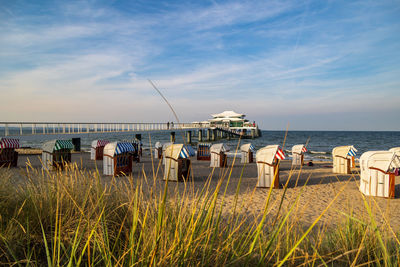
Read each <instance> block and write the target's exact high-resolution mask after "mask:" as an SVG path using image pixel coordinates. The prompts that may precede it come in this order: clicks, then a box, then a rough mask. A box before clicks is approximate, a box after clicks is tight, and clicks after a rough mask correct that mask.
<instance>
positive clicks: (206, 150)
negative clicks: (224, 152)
mask: <svg viewBox="0 0 400 267" xmlns="http://www.w3.org/2000/svg"><path fill="white" fill-rule="evenodd" d="M210 148H211V143H198V144H197V160H205V161H209V160H211V152H210Z"/></svg>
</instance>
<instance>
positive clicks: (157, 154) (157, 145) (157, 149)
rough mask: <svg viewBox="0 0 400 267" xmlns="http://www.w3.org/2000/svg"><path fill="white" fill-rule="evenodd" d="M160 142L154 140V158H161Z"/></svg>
mask: <svg viewBox="0 0 400 267" xmlns="http://www.w3.org/2000/svg"><path fill="white" fill-rule="evenodd" d="M162 147H163V146H162V144H161V143H160V142H156V143H155V145H154V158H155V159H162Z"/></svg>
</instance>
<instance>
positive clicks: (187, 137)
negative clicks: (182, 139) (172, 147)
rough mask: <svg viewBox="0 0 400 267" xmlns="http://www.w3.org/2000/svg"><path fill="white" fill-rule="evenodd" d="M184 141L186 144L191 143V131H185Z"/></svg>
mask: <svg viewBox="0 0 400 267" xmlns="http://www.w3.org/2000/svg"><path fill="white" fill-rule="evenodd" d="M186 141H187V143H188V144H191V143H192V131H187V132H186Z"/></svg>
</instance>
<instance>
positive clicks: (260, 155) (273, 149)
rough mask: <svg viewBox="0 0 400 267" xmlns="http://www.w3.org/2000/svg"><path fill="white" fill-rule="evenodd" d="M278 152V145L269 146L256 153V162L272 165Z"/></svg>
mask: <svg viewBox="0 0 400 267" xmlns="http://www.w3.org/2000/svg"><path fill="white" fill-rule="evenodd" d="M278 150H280V148H279V145H269V146H265V147H263V148H261V149H259V150H258V151H257V153H256V159H257V162H258V161H262V162H266V163H268V164H272V163H273V162H274V159H275V157H276V153H277V152H278Z"/></svg>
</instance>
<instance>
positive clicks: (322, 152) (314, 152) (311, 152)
mask: <svg viewBox="0 0 400 267" xmlns="http://www.w3.org/2000/svg"><path fill="white" fill-rule="evenodd" d="M308 153H310V154H331V152H324V151H312V150H310V151H308Z"/></svg>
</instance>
